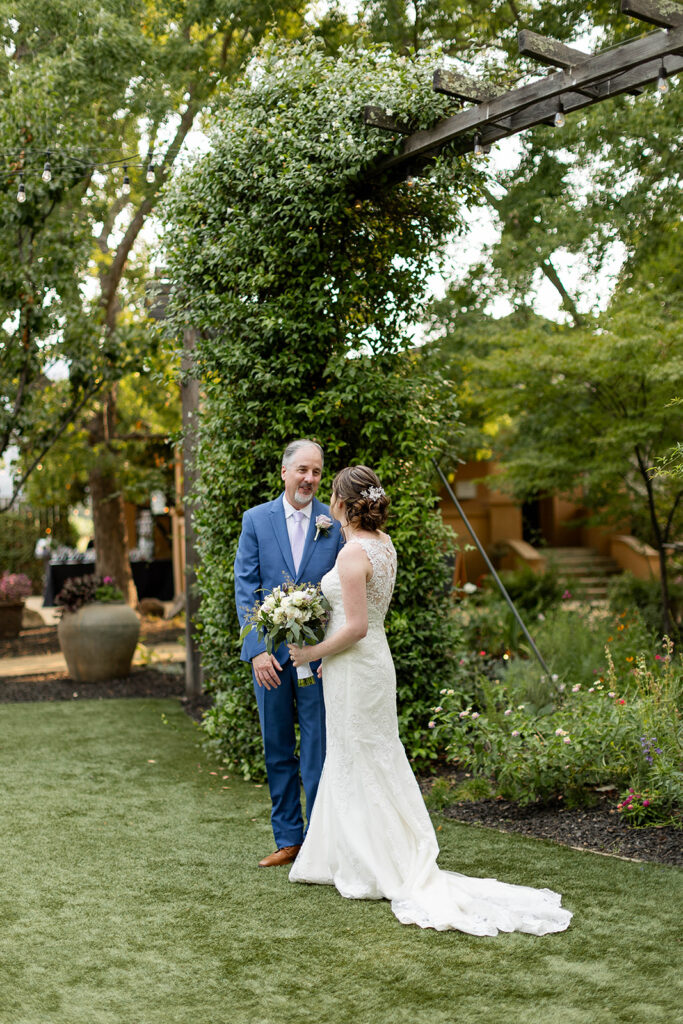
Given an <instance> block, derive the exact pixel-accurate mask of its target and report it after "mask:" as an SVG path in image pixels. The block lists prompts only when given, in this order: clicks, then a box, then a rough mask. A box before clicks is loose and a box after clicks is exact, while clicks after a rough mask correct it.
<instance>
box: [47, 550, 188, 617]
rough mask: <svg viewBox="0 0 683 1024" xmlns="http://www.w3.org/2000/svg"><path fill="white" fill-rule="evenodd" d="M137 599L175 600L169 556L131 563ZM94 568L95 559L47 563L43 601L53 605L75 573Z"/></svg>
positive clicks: (86, 573)
mask: <svg viewBox="0 0 683 1024" xmlns="http://www.w3.org/2000/svg"><path fill="white" fill-rule="evenodd" d="M130 567H131V569H132V570H133V580H134V582H135V586H136V588H137V592H138V600H140V601H142V599H143V598H144V597H156V598H158V599H159V601H172V600H173V562H172V561H171V559H170V558H155V559H154V561H153V562H131V563H130ZM94 571H95V563H94V562H50V563H49V564H48V566H47V575H46V580H45V594H44V601H43V603H44V604H45V605H46V606H47V607H51V606H52V605H53V604H54V603H55V597H56V596H57V594H58V593H59V591H60V590H61V589H62V587H63V586H64V584H65V583H66V581H67V580H70V579H73V578H74V576H87V575H88V574H89V573H92V572H94Z"/></svg>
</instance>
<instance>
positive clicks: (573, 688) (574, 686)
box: [572, 683, 581, 693]
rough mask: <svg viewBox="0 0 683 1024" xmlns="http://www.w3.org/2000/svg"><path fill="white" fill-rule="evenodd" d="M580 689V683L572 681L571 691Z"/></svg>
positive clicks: (575, 691) (576, 691)
mask: <svg viewBox="0 0 683 1024" xmlns="http://www.w3.org/2000/svg"><path fill="white" fill-rule="evenodd" d="M580 689H581V683H574V685H573V686H572V693H578V692H579V690H580Z"/></svg>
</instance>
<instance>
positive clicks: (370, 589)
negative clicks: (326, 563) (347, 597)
mask: <svg viewBox="0 0 683 1024" xmlns="http://www.w3.org/2000/svg"><path fill="white" fill-rule="evenodd" d="M347 543H348V544H360V546H361V547H362V548H363V550H364V551H365V553H366V555H367V556H368V558H369V559H370V562H371V563H372V576H371V577H370V579H369V580H368V582H367V594H368V626H369V627H372V626H382V625H383V624H384V619H385V617H386V614H387V611H388V610H389V605H390V603H391V596H392V594H393V592H394V583H395V582H396V549H395V548H394V545H393V544H392V543H391V539H388V540H382V539H381V538H379V537H357V538H354V539H353V540H350V541H347ZM322 590H323V593H324V595H325V597H326V598H327V599H328V600H329V602H330V604H331V605H332V621H331V622H330V627H329V629H330V631H331V632H336V630H337V629H339V628H340V626H342V625H343V624H344V622H345V621H346V619H345V616H344V605H343V601H342V593H341V581H340V579H339V573H338V572H337V567H336V566H335V567H334V568H333V569H331V570H330V571H329V572H328V573H326V575H325V576H323V578H322Z"/></svg>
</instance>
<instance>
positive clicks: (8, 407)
mask: <svg viewBox="0 0 683 1024" xmlns="http://www.w3.org/2000/svg"><path fill="white" fill-rule="evenodd" d="M303 7H304V4H303V3H297V0H291V2H287V0H285V2H283V3H273V2H271V0H251V2H248V3H244V2H241V0H240V2H237V0H201V2H198V3H194V2H192V3H190V2H187V0H102V2H101V3H98V4H96V5H93V6H91V7H83V5H82V4H77V3H76V2H75V0H57V2H55V3H50V4H41V3H37V2H36V0H19V2H18V3H12V4H9V3H1V4H0V32H1V33H2V42H3V48H2V51H0V90H1V93H2V103H1V104H0V139H1V140H2V143H3V147H2V148H3V151H4V152H5V153H9V154H10V159H9V162H8V164H7V165H6V167H5V170H4V174H3V182H4V188H3V190H2V193H1V194H0V225H1V226H2V232H1V234H0V239H1V241H0V247H2V248H1V250H0V251H1V252H2V259H1V260H0V263H1V264H2V271H0V324H2V327H1V328H0V332H1V338H0V340H1V341H2V352H1V354H0V373H1V375H2V402H0V454H2V452H4V451H5V450H6V449H7V447H8V446H9V445H11V444H19V445H20V447H21V450H22V460H21V476H22V479H24V480H25V479H26V478H27V477H28V476H29V475H30V473H31V472H32V471H33V470H34V469H35V467H36V466H37V465H38V464H42V463H43V461H44V459H45V456H46V454H47V452H48V451H49V450H50V448H51V446H52V444H53V443H54V442H55V440H56V439H57V438H59V437H61V436H62V435H63V434H64V432H65V431H66V430H67V429H69V427H70V426H71V425H72V424H79V425H81V424H86V425H87V430H88V442H87V443H88V445H89V447H90V448H91V449H92V453H93V456H94V457H93V458H92V459H91V469H90V474H89V483H88V486H89V490H90V496H91V499H92V504H93V515H94V520H95V533H96V547H97V552H98V568H99V570H100V571H103V572H109V573H111V574H112V575H114V576H116V577H117V578H118V579H119V580H120V581H121V583H122V585H123V587H124V590H125V589H128V591H129V594H130V596H131V598H132V596H133V595H132V579H131V576H130V570H129V566H128V561H127V557H126V538H125V523H124V519H123V515H122V492H121V487H120V481H119V478H118V463H117V460H116V459H115V458H112V457H111V456H112V453H111V451H110V450H109V449H108V448H107V443H108V440H109V438H110V436H111V435H112V432H113V431H114V425H115V422H116V420H117V416H118V414H117V382H118V381H119V380H121V379H122V378H123V377H125V376H126V375H127V374H129V373H132V372H146V370H145V366H146V362H145V359H146V353H147V352H148V350H149V347H150V333H153V332H150V328H149V325H148V323H147V322H146V314H145V309H144V300H143V296H144V287H143V285H144V279H145V277H146V276H147V274H148V269H147V267H148V253H147V249H146V245H145V243H144V238H143V228H144V226H145V224H146V223H147V222H148V221H149V219H150V217H151V216H152V214H153V211H154V209H155V206H156V203H157V200H158V194H159V188H160V186H161V185H163V183H164V182H165V181H166V180H167V178H168V176H169V174H170V173H171V170H172V168H173V166H174V164H175V162H176V160H177V159H178V156H179V154H180V153H181V150H182V148H183V145H184V143H185V140H186V139H187V137H188V134H189V133H190V131H191V130H192V129H193V127H194V126H196V125H198V124H199V122H200V118H201V114H202V111H203V110H205V109H206V108H207V107H208V106H209V105H210V104H211V102H212V101H213V99H214V98H215V97H216V95H217V94H219V93H220V92H221V91H222V90H223V89H225V88H226V87H227V86H229V84H230V83H231V82H232V81H234V80H235V78H236V77H237V76H238V75H239V74H240V73H241V72H242V70H243V68H244V66H245V63H246V61H247V60H248V58H249V56H250V54H251V53H252V52H253V48H254V47H255V46H256V45H257V44H258V42H259V40H260V39H261V38H262V37H263V35H264V34H265V33H266V32H267V31H271V30H272V31H280V30H282V31H293V32H297V31H299V30H300V29H301V25H302V18H301V13H302V10H303ZM48 149H49V150H50V157H49V162H50V164H51V173H52V177H51V180H50V181H49V182H45V181H43V180H42V170H43V165H44V162H45V161H46V158H47V157H46V154H47V150H48ZM125 167H127V170H128V177H129V179H130V190H129V192H127V193H126V192H125V191H124V190H123V189H122V185H123V184H124V169H125ZM148 173H149V176H150V177H151V178H152V179H153V180H151V181H148V180H147V177H148ZM22 187H23V189H24V195H25V201H24V202H23V203H18V202H17V195H18V192H19V190H20V189H21V188H22ZM88 282H89V284H88ZM55 363H58V364H60V365H62V366H65V367H66V368H67V370H68V378H67V382H66V384H65V386H63V387H61V388H60V398H61V408H60V409H59V411H58V414H57V416H56V417H55V416H54V415H52V414H51V415H46V414H45V412H46V409H47V408H50V412H51V413H53V411H54V404H53V403H50V402H49V401H48V402H46V394H47V392H48V391H49V389H50V387H51V384H50V377H49V374H50V369H51V367H53V366H54V364H55Z"/></svg>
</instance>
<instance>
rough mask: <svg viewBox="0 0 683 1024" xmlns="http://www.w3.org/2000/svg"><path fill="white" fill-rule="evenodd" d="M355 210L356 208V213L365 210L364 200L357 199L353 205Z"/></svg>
mask: <svg viewBox="0 0 683 1024" xmlns="http://www.w3.org/2000/svg"><path fill="white" fill-rule="evenodd" d="M353 208H354V210H356V212H358V211H360V210H362V209H363V200H362V199H356V201H355V203H354V204H353Z"/></svg>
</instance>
